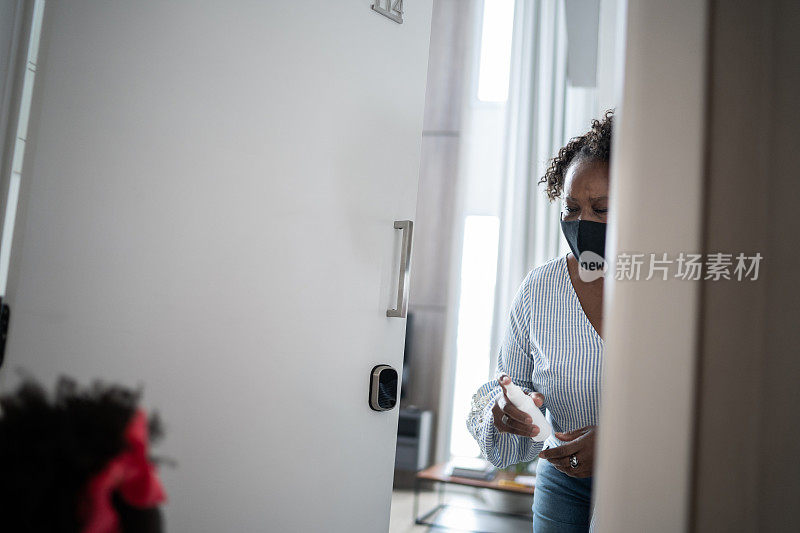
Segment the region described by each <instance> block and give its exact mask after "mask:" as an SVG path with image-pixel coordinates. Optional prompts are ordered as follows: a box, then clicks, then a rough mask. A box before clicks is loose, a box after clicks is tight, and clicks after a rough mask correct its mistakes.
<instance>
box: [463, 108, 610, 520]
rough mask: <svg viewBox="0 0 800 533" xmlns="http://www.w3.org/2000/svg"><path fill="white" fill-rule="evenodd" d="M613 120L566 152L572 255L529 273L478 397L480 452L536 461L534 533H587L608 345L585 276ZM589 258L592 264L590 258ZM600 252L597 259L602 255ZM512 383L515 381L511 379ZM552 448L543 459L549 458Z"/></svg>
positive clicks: (555, 178)
mask: <svg viewBox="0 0 800 533" xmlns="http://www.w3.org/2000/svg"><path fill="white" fill-rule="evenodd" d="M612 121H613V112H611V111H609V112H607V113H606V114H605V116H604V117H603V120H595V121H593V122H592V128H591V130H590V131H589V132H587V133H586V134H585V135H583V136H581V137H576V138H574V139H572V140H571V141H570V142H569V143H568V144H567V145H566V146H565V147H563V148H562V149H561V150H559V152H558V156H557V157H556V158H555V159H553V161H552V164H551V165H550V167H549V168H548V169H547V173H546V174H545V176H544V177H543V178H542V179H541V180H540V182H539V183H544V184H545V187H546V192H547V195H548V197H549V198H550V200H551V201H553V200H555V199H559V198H560V199H561V201H562V210H561V228H562V231H563V233H564V236H565V238H566V240H567V242H568V243H569V247H570V250H572V252H571V253H569V254H567V255H566V256H562V257H558V258H556V259H553V260H551V261H549V262H547V263H546V264H544V265H542V266H540V267H537V268H535V269H533V270H532V271H531V272H530V273H528V275H527V277H526V278H525V280H524V281H523V282H522V286H521V287H520V288H519V291H518V293H517V295H516V298H515V299H514V303H513V306H512V309H511V313H510V317H509V321H508V326H507V331H506V336H505V340H504V341H503V344H502V346H501V348H500V356H499V358H498V363H497V380H495V381H491V382H489V383H486V384H485V385H483V386H482V387H481V388H480V389H478V391H477V393H475V395H474V396H473V401H472V410H471V412H470V415H469V418H468V420H467V427H468V428H469V430H470V433H472V435H473V437H475V440H476V441H477V442H478V445H479V446H480V448H481V452H482V453H483V455H484V456H485V457H486V459H488V460H489V461H490V462H491V463H492V464H494V465H495V466H497V467H499V468H504V467H507V466H509V465H511V464H515V463H519V462H524V461H532V460H533V459H535V458H536V456H537V454H538V456H539V458H540V459H543V460H540V461H539V462H538V465H537V469H536V473H537V478H536V491H535V493H534V498H533V530H534V532H536V533H550V532H558V533H562V532H564V533H566V532H569V533H572V532H583V531H588V529H589V523H590V520H591V488H592V477H591V476H592V472H593V469H594V445H595V440H596V437H597V429H596V426H595V425H596V423H597V413H598V403H599V393H600V368H601V364H602V358H603V340H602V338H601V336H600V334H601V332H602V322H603V314H602V310H603V278H602V276H600V277H599V278H598V277H597V276H596V275H592V273H596V271H590V270H581V268H580V265H579V261H578V259H579V258H581V259H582V261H581V263H582V264H586V261H587V260H588V261H591V260H593V259H597V255H599V256H603V255H604V248H605V224H606V217H607V213H608V168H609V154H610V150H611V130H612ZM582 254H583V257H581V255H582ZM595 254H597V255H595ZM509 380H510V381H509ZM510 382H514V383H516V384H517V385H519V386H520V387H522V388H523V390H525V392H526V393H528V394H530V395H531V397H532V398H533V399H534V402H535V403H536V405H537V406H538V407H539V408H541V409H542V411H543V412H545V409H546V416H547V419H548V421H549V422H550V424H551V425H552V426H553V429H554V431H555V433H554V434H553V435H551V436H550V437H549V438H548V439H547V440H546V441H545V442H544V443H542V442H536V441H534V440H533V438H532V437H534V436H536V435H537V434H538V433H539V428H538V427H536V426H534V425H532V423H531V418H530V417H529V416H527V415H526V414H525V413H523V412H522V411H520V410H519V409H517V408H516V407H514V405H512V404H511V403H510V402H509V401H508V397H507V396H506V394H505V385H507V384H508V383H510ZM543 446H544V451H542V450H543Z"/></svg>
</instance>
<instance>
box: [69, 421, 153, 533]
mask: <svg viewBox="0 0 800 533" xmlns="http://www.w3.org/2000/svg"><path fill="white" fill-rule="evenodd" d="M125 442H126V443H127V447H126V449H125V451H123V452H122V453H120V454H119V455H117V456H116V457H115V458H114V459H112V460H111V461H110V462H109V463H108V465H107V466H106V468H105V469H104V470H103V471H102V472H100V473H99V474H98V475H96V476H95V477H94V478H92V479H91V480H90V481H89V485H88V486H87V488H86V496H87V506H86V507H87V511H88V512H87V519H86V524H85V526H84V528H83V533H119V531H120V528H119V517H118V516H117V512H116V510H115V509H114V506H113V504H112V503H111V497H112V494H114V493H115V492H117V493H119V494H120V496H122V498H123V499H124V500H125V501H126V502H127V503H128V504H129V505H131V506H133V507H140V508H148V507H155V506H157V505H158V504H160V503H162V502H164V501H165V500H166V493H165V492H164V488H163V487H162V485H161V481H160V480H159V479H158V473H157V472H156V468H155V466H154V465H153V464H152V463H151V462H150V460H149V459H148V457H147V447H148V442H149V436H148V430H147V415H146V414H145V413H144V411H142V410H138V411H136V414H134V415H133V418H132V419H131V421H130V423H129V424H128V427H127V428H126V429H125Z"/></svg>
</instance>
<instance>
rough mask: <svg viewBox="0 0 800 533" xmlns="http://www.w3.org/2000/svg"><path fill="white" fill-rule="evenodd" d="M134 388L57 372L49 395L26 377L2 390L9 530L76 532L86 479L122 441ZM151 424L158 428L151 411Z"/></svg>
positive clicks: (0, 459) (1, 445) (1, 463)
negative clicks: (84, 382) (82, 382)
mask: <svg viewBox="0 0 800 533" xmlns="http://www.w3.org/2000/svg"><path fill="white" fill-rule="evenodd" d="M138 402H139V393H138V392H136V391H132V390H128V389H126V388H123V387H119V386H115V385H111V386H107V385H102V384H100V383H95V384H94V385H93V386H91V387H87V388H85V389H84V388H80V387H78V386H77V385H76V383H75V382H74V381H73V380H71V379H68V378H61V379H60V380H59V381H58V384H57V386H56V391H55V394H54V395H53V397H52V398H51V397H49V395H48V394H47V393H46V392H45V391H44V389H43V388H42V387H41V386H40V385H39V384H37V383H36V382H34V381H32V380H27V381H26V382H24V383H23V384H22V385H20V386H19V388H18V389H17V390H16V391H15V392H14V393H12V394H4V395H3V396H2V397H0V472H2V478H3V482H2V484H0V517H2V518H0V520H2V521H3V524H4V528H3V529H4V530H5V527H10V529H9V531H16V532H28V531H31V532H33V531H37V532H38V531H50V532H75V533H78V532H79V531H80V530H81V529H82V527H81V519H80V517H79V515H78V509H79V508H80V503H81V497H82V493H83V490H84V489H85V487H86V483H87V482H88V480H89V479H91V478H92V477H93V476H95V475H97V474H98V473H99V472H100V471H101V470H102V469H103V468H104V467H105V465H106V464H107V463H108V462H109V461H110V460H111V459H112V458H113V457H115V456H116V455H117V454H119V453H120V452H122V451H123V449H124V448H125V446H126V443H125V439H124V432H125V428H126V427H127V425H128V423H129V422H130V420H131V418H132V417H133V415H134V413H135V412H136V409H137V404H138ZM152 422H153V423H152V424H151V428H150V429H151V431H153V432H154V433H155V435H153V436H154V437H157V436H159V435H160V433H161V430H160V427H159V426H160V423H159V422H158V419H157V417H153V419H152Z"/></svg>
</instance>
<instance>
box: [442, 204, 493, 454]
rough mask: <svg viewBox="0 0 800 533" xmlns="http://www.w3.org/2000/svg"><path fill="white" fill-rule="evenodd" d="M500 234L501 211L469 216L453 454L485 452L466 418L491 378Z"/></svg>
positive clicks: (460, 307)
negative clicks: (479, 390)
mask: <svg viewBox="0 0 800 533" xmlns="http://www.w3.org/2000/svg"><path fill="white" fill-rule="evenodd" d="M499 237H500V218H499V217H496V216H468V217H467V218H466V221H465V223H464V248H463V252H462V255H461V293H460V299H459V304H458V328H457V334H456V335H457V336H456V375H455V390H454V393H453V419H452V426H451V429H450V454H451V455H453V456H462V457H463V456H467V457H475V456H477V455H479V454H480V450H479V449H478V445H477V443H476V442H475V440H474V439H473V438H472V435H470V434H469V431H467V426H466V420H467V414H468V413H469V408H470V400H471V398H472V395H473V394H474V393H475V391H476V390H477V389H478V387H480V386H481V385H483V384H484V383H485V382H486V381H487V379H488V368H489V355H490V354H489V351H490V350H491V341H492V316H493V314H494V291H495V282H496V280H497V247H498V242H499Z"/></svg>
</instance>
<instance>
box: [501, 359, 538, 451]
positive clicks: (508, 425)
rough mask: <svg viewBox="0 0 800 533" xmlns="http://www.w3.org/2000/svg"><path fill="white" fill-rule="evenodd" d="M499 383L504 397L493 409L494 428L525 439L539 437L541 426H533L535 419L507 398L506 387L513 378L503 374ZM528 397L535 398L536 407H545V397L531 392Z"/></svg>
mask: <svg viewBox="0 0 800 533" xmlns="http://www.w3.org/2000/svg"><path fill="white" fill-rule="evenodd" d="M497 381H498V383H500V387H502V388H503V395H502V396H500V397H499V398H497V401H496V402H495V404H494V407H492V416H493V418H494V427H496V428H497V430H498V431H501V432H503V433H513V434H514V435H521V436H523V437H535V436H536V435H538V434H539V426H534V425H533V424H532V422H533V419H531V417H530V416H529V415H527V414H525V413H524V412H523V411H520V410H519V409H517V408H516V407H515V406H514V404H513V403H511V401H510V400H509V399H508V396H506V385H508V384H510V383H511V378H510V377H508V376H506V375H505V374H503V375H502V376H500V379H498V380H497ZM528 395H529V396H530V397H531V398H533V403H535V404H536V407H541V406H542V405H544V396H542V395H541V394H539V393H538V392H531V393H529V394H528Z"/></svg>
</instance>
